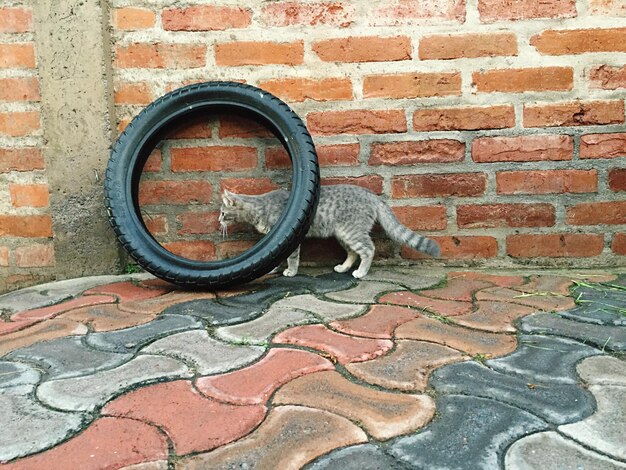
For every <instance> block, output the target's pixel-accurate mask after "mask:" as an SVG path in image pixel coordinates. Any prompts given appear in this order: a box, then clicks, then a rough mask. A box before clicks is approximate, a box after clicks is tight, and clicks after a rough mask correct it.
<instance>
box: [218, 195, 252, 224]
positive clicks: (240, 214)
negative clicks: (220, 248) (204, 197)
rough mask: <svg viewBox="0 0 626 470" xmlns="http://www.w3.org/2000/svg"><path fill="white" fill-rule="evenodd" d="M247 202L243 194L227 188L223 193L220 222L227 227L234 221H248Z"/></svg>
mask: <svg viewBox="0 0 626 470" xmlns="http://www.w3.org/2000/svg"><path fill="white" fill-rule="evenodd" d="M246 212H247V211H246V203H245V201H244V200H243V198H242V197H241V196H239V195H238V194H235V193H233V192H230V191H229V190H228V189H225V190H224V192H223V193H222V206H221V207H220V217H219V222H220V225H221V226H222V228H225V227H226V226H228V225H229V224H231V223H234V222H245V221H246V217H245V215H246Z"/></svg>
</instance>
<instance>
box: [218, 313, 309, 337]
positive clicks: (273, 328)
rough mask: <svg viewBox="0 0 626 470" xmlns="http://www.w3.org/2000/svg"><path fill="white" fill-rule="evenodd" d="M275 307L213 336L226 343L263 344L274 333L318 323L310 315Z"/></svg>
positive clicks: (224, 327) (224, 328)
mask: <svg viewBox="0 0 626 470" xmlns="http://www.w3.org/2000/svg"><path fill="white" fill-rule="evenodd" d="M275 305H276V304H274V305H272V306H271V307H270V308H269V310H268V311H267V312H265V313H264V314H263V315H262V316H260V317H259V318H257V319H255V320H252V321H249V322H246V323H241V324H239V325H233V326H223V327H220V328H217V329H216V330H215V335H216V336H218V337H219V338H222V339H224V340H226V341H242V342H244V343H249V344H264V343H266V342H267V341H268V340H269V339H270V338H271V337H272V336H273V335H274V334H275V333H278V332H279V331H282V330H284V329H286V328H290V327H292V326H297V325H306V324H308V323H317V322H319V319H318V318H317V317H315V316H314V315H313V314H312V313H309V312H303V311H301V310H296V309H293V308H281V307H276V306H275Z"/></svg>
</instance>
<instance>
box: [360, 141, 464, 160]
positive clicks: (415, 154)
mask: <svg viewBox="0 0 626 470" xmlns="http://www.w3.org/2000/svg"><path fill="white" fill-rule="evenodd" d="M464 159H465V144H464V143H463V142H459V141H458V140H450V139H433V140H414V141H407V142H378V143H376V142H375V143H373V144H372V147H371V150H370V158H369V164H370V165H413V164H416V163H450V162H461V161H463V160H464Z"/></svg>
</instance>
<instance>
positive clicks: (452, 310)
mask: <svg viewBox="0 0 626 470" xmlns="http://www.w3.org/2000/svg"><path fill="white" fill-rule="evenodd" d="M378 301H379V302H380V303H381V304H393V305H401V306H405V307H414V308H416V309H419V310H425V311H428V312H432V313H435V314H437V315H441V316H444V317H452V316H455V315H465V314H467V313H470V312H471V311H472V309H473V307H472V303H471V302H459V301H455V300H440V299H431V298H430V297H424V296H422V295H417V294H413V293H412V292H394V293H392V294H385V295H383V296H382V297H381V298H380V299H379V300H378Z"/></svg>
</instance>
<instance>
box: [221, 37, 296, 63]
mask: <svg viewBox="0 0 626 470" xmlns="http://www.w3.org/2000/svg"><path fill="white" fill-rule="evenodd" d="M215 60H216V62H217V65H221V66H237V65H267V64H282V65H298V64H302V63H303V62H304V42H303V41H296V42H285V43H279V42H256V41H240V42H229V43H221V44H217V45H216V46H215Z"/></svg>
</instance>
